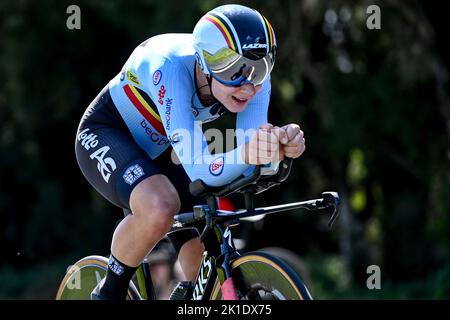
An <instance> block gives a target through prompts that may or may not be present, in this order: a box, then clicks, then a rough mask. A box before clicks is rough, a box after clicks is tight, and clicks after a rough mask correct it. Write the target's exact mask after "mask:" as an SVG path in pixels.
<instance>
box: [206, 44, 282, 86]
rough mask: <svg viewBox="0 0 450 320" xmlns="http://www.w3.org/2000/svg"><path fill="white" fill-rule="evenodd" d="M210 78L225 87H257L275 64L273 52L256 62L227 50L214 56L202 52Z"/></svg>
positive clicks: (224, 49) (222, 50)
mask: <svg viewBox="0 0 450 320" xmlns="http://www.w3.org/2000/svg"><path fill="white" fill-rule="evenodd" d="M203 56H204V57H205V61H206V65H207V68H208V70H209V72H210V74H211V76H212V77H213V78H214V79H216V80H217V81H219V82H220V83H222V84H224V85H226V86H232V87H238V86H242V85H244V84H247V83H251V84H253V85H254V86H258V85H260V84H262V83H263V82H264V80H266V79H267V77H268V76H269V74H270V72H271V71H272V68H273V65H274V63H275V50H272V51H270V52H269V53H268V54H267V55H266V56H265V57H263V58H260V59H258V60H252V59H249V58H246V57H244V56H242V55H240V54H238V53H236V52H235V51H233V50H231V49H229V48H223V49H221V50H219V51H218V52H217V53H215V54H214V55H211V54H210V53H208V52H207V51H203Z"/></svg>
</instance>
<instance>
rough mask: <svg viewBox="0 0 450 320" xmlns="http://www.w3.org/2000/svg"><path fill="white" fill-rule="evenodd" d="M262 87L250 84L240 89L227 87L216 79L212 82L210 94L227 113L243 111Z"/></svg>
mask: <svg viewBox="0 0 450 320" xmlns="http://www.w3.org/2000/svg"><path fill="white" fill-rule="evenodd" d="M261 88H262V85H257V86H253V85H252V84H250V83H247V84H244V85H242V86H240V87H229V86H225V85H223V84H221V83H220V82H218V81H217V80H216V79H214V78H213V80H212V92H213V94H214V97H216V98H217V99H218V100H219V101H220V102H221V103H222V104H223V105H224V106H225V107H226V108H227V109H228V110H229V111H231V112H241V111H243V110H244V109H245V108H246V107H247V105H248V103H249V101H250V100H251V99H252V98H253V97H254V96H255V94H257V93H258V92H259V91H261Z"/></svg>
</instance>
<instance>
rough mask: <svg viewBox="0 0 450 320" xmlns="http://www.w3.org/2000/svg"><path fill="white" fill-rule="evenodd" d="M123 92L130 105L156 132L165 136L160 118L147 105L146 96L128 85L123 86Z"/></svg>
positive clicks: (148, 104)
mask: <svg viewBox="0 0 450 320" xmlns="http://www.w3.org/2000/svg"><path fill="white" fill-rule="evenodd" d="M123 90H124V91H125V94H126V95H127V97H128V99H130V101H131V103H132V104H133V105H134V106H135V107H136V109H138V111H139V113H140V114H141V115H142V116H143V117H144V118H145V119H146V120H147V121H148V122H149V123H150V124H151V125H152V126H153V128H155V130H156V131H158V132H159V133H160V134H161V135H162V136H166V132H165V131H164V128H163V125H162V122H161V118H160V117H159V115H158V113H157V112H155V110H153V108H152V107H151V103H148V101H146V99H145V98H144V96H145V97H146V98H147V100H149V98H148V96H147V95H146V94H145V93H144V92H142V91H141V90H139V89H137V88H136V87H134V86H130V85H129V84H127V85H125V86H123Z"/></svg>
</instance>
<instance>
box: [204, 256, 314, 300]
mask: <svg viewBox="0 0 450 320" xmlns="http://www.w3.org/2000/svg"><path fill="white" fill-rule="evenodd" d="M231 272H232V275H233V281H234V283H235V286H236V289H237V291H238V292H237V293H238V297H239V299H240V300H312V297H311V294H310V293H309V291H308V289H307V288H306V287H305V285H304V284H303V283H302V281H301V280H300V278H299V277H298V276H297V275H296V274H295V273H294V272H293V271H292V269H291V268H290V267H289V266H288V265H287V264H286V263H284V262H283V261H281V260H280V259H278V258H276V257H274V256H272V255H269V254H267V253H263V252H251V253H247V254H244V255H242V256H240V257H239V258H237V259H236V260H234V261H233V262H232V263H231ZM210 299H211V300H221V299H222V292H221V290H220V283H219V280H218V279H216V282H215V284H214V287H213V290H212V293H211V297H210Z"/></svg>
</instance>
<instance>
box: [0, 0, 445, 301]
mask: <svg viewBox="0 0 450 320" xmlns="http://www.w3.org/2000/svg"><path fill="white" fill-rule="evenodd" d="M225 3H230V2H229V1H211V0H192V1H172V0H168V1H157V0H145V1H144V0H141V1H122V0H111V1H87V0H86V1H56V0H54V1H49V0H45V1H44V0H43V1H32V0H20V1H11V0H9V1H1V2H0V48H1V49H0V74H1V75H2V77H1V81H0V124H1V127H0V219H1V220H0V221H1V222H0V237H1V238H0V248H1V255H0V298H1V299H53V298H54V296H55V294H56V291H57V288H58V284H59V281H60V280H61V279H62V277H63V275H64V272H65V269H66V267H67V266H68V265H70V264H71V263H73V262H75V261H76V260H78V259H79V258H81V257H83V256H86V255H89V254H104V255H106V254H108V251H109V245H110V240H111V236H112V232H113V230H114V226H115V224H116V223H117V221H118V219H120V218H121V215H122V212H121V210H120V209H119V208H116V207H114V206H113V205H111V204H109V203H108V202H107V201H106V200H104V199H103V198H102V197H101V196H100V195H99V194H98V193H97V192H96V191H95V190H94V189H93V188H92V187H91V186H90V185H89V184H88V183H87V181H86V180H85V179H84V178H83V176H82V174H81V172H80V170H79V169H78V166H77V163H76V159H75V154H74V142H75V133H76V129H77V126H78V122H79V120H80V118H81V115H82V113H83V112H84V110H85V108H86V107H87V106H88V104H89V103H90V101H91V100H92V99H93V98H94V97H95V96H96V95H97V93H98V92H99V91H100V90H101V89H102V88H103V86H104V85H105V84H106V83H107V82H108V81H109V80H110V79H111V78H112V77H113V76H114V75H115V74H117V73H118V72H119V71H120V69H121V67H122V65H123V63H124V62H125V60H126V59H127V57H128V56H129V54H130V53H131V51H132V50H133V49H134V47H135V46H137V45H138V44H140V43H141V42H142V41H143V40H145V39H146V38H148V37H150V36H152V35H156V34H160V33H169V32H191V31H192V29H193V27H194V25H195V23H196V22H197V20H198V19H199V18H200V17H201V16H202V15H203V14H204V13H205V12H206V11H207V10H209V9H211V8H213V7H215V6H217V5H219V4H225ZM239 3H240V4H244V5H248V6H251V7H253V8H255V9H258V10H260V12H261V13H262V14H264V15H265V16H266V17H267V18H268V19H269V21H271V23H272V26H273V27H274V29H275V32H276V35H277V41H278V45H279V50H278V59H277V62H276V65H275V68H274V71H273V74H272V99H271V108H270V114H269V119H270V120H271V122H272V123H274V124H278V125H283V124H286V123H289V122H296V123H299V124H300V125H301V127H302V129H303V130H304V132H305V137H306V141H307V149H306V152H305V153H304V155H302V157H301V158H299V159H298V160H296V161H295V163H294V164H295V165H294V168H293V171H292V173H291V176H290V178H289V179H288V181H287V182H286V183H285V184H284V185H283V186H282V187H276V188H273V189H271V190H270V191H268V192H266V193H265V194H264V196H263V197H260V198H261V199H260V201H259V202H258V205H265V204H278V203H283V202H287V201H300V200H304V199H310V198H316V197H318V196H320V194H321V192H323V191H326V190H335V191H338V192H339V194H340V195H341V197H342V199H343V205H342V211H341V216H340V218H339V219H338V221H337V223H336V224H335V226H334V228H333V229H332V230H331V231H330V230H329V229H328V228H327V226H326V223H327V219H328V216H327V215H312V214H308V213H306V214H304V213H303V212H302V211H294V212H293V213H290V214H289V213H285V214H282V215H278V216H273V217H267V218H266V219H265V220H264V221H262V222H258V223H256V224H255V225H252V226H251V227H246V228H244V229H245V234H243V235H242V236H243V237H244V236H245V237H246V240H247V247H246V250H252V249H257V248H261V247H270V246H277V247H283V248H287V249H289V250H291V251H293V252H295V253H296V254H298V255H299V256H301V257H302V259H303V261H304V264H305V268H307V270H308V271H309V274H310V277H311V281H312V283H313V288H312V289H313V293H314V296H315V297H316V298H317V299H409V298H418V299H429V298H447V299H448V298H450V241H449V240H450V183H449V181H450V170H449V168H450V166H449V162H450V144H449V140H450V139H449V138H450V96H449V93H450V90H449V78H448V77H449V66H450V50H449V46H447V45H446V42H447V41H448V18H447V16H448V14H449V13H450V5H449V3H448V2H430V1H425V0H422V1H405V2H400V1H393V0H390V1H338V0H330V1H313V0H303V1H300V0H289V1H239ZM71 4H76V5H78V6H79V7H80V9H81V29H80V30H69V29H67V27H66V20H67V18H68V17H69V14H67V13H66V9H67V7H68V6H69V5H71ZM372 4H375V5H378V6H379V7H380V9H381V29H374V30H369V29H368V28H367V26H366V21H367V19H368V18H369V16H370V15H369V14H367V13H366V9H367V7H368V6H369V5H372ZM230 121H231V120H230V117H225V118H224V119H221V120H219V121H217V125H218V126H228V125H229V123H231V122H230ZM213 124H214V125H216V123H213ZM369 265H378V266H379V267H380V270H381V289H380V290H368V289H367V287H366V280H367V278H368V277H369V274H367V267H368V266H369Z"/></svg>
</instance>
